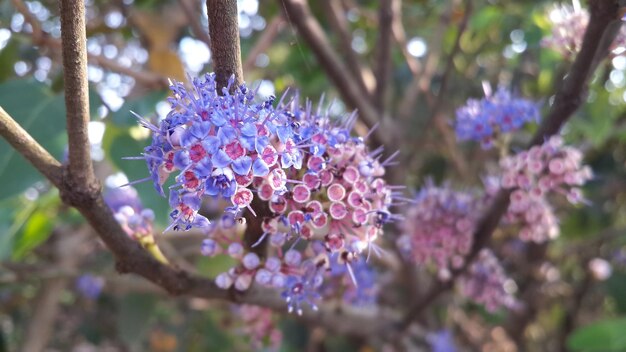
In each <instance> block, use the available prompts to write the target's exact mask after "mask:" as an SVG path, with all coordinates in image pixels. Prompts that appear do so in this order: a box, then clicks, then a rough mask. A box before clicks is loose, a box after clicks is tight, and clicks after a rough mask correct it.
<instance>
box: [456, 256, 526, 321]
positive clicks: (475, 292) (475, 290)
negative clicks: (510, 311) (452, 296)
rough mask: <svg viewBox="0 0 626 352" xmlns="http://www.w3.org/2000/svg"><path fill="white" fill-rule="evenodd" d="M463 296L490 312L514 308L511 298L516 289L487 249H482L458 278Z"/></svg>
mask: <svg viewBox="0 0 626 352" xmlns="http://www.w3.org/2000/svg"><path fill="white" fill-rule="evenodd" d="M459 286H460V288H461V292H462V294H463V295H464V296H466V297H467V298H469V299H470V300H472V301H474V302H476V303H478V304H482V305H484V306H485V308H486V309H487V310H488V311H490V312H495V311H496V310H498V309H500V308H514V307H515V306H516V305H517V301H516V299H515V297H514V296H513V293H514V292H515V291H516V289H517V287H516V285H515V283H514V282H513V280H511V279H509V278H507V277H506V274H505V272H504V269H503V268H502V266H501V265H500V262H499V261H498V258H496V256H495V255H494V254H493V252H491V250H489V249H483V250H481V251H480V253H479V254H478V257H477V258H476V259H475V260H474V262H473V263H472V264H471V265H470V267H469V268H468V270H467V272H466V273H464V274H463V275H461V277H460V278H459Z"/></svg>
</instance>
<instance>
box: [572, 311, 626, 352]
mask: <svg viewBox="0 0 626 352" xmlns="http://www.w3.org/2000/svg"><path fill="white" fill-rule="evenodd" d="M625 332H626V317H622V318H617V319H606V320H601V321H598V322H595V323H592V324H590V325H587V326H584V327H582V328H579V329H577V330H576V331H574V332H573V333H572V334H571V335H570V336H569V338H568V339H567V346H568V348H569V349H570V350H572V351H602V352H610V351H625V350H626V334H625Z"/></svg>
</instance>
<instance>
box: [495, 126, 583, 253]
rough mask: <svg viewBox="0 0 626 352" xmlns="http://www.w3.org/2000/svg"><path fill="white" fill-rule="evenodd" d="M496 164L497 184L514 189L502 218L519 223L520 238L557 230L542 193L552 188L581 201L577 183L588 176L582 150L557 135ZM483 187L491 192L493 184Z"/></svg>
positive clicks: (545, 236)
mask: <svg viewBox="0 0 626 352" xmlns="http://www.w3.org/2000/svg"><path fill="white" fill-rule="evenodd" d="M500 167H501V169H502V172H503V174H502V178H501V181H500V187H502V188H505V189H513V190H514V191H513V192H512V194H511V205H510V206H509V209H508V210H507V213H506V214H505V216H504V219H505V221H506V223H508V224H519V226H520V232H519V236H520V238H521V239H522V240H525V241H534V242H544V241H546V240H549V239H553V238H555V237H556V236H558V234H559V228H558V221H557V219H556V216H555V215H554V211H553V209H552V207H551V205H550V203H549V202H548V200H547V198H546V196H547V195H548V194H550V193H552V192H556V193H560V194H563V195H565V196H566V197H567V199H568V200H569V201H570V202H571V203H573V204H578V203H581V202H583V201H584V199H583V197H582V192H581V190H580V188H579V186H582V185H583V184H584V183H585V182H586V181H588V180H589V179H591V177H592V173H591V169H590V168H589V167H588V166H582V153H581V152H580V151H579V150H577V149H575V148H572V147H568V146H564V145H563V140H562V139H561V138H560V137H552V138H550V139H549V140H547V141H546V142H545V143H544V144H542V145H540V146H534V147H532V148H530V150H528V151H523V152H521V153H519V154H517V155H514V156H510V157H507V158H504V159H502V160H501V162H500ZM487 189H488V193H491V194H493V192H494V191H495V190H496V189H497V187H494V186H493V185H492V186H490V187H487ZM490 189H491V190H490Z"/></svg>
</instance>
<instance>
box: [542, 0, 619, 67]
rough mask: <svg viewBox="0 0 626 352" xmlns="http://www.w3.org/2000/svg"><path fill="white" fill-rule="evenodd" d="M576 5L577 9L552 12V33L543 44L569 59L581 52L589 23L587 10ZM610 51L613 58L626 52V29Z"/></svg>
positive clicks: (562, 7)
mask: <svg viewBox="0 0 626 352" xmlns="http://www.w3.org/2000/svg"><path fill="white" fill-rule="evenodd" d="M575 5H576V6H575V7H571V6H567V5H561V6H558V7H555V8H554V9H552V10H551V11H550V14H549V18H550V20H551V21H552V33H551V35H550V36H549V37H546V38H544V39H543V40H542V42H541V44H542V45H543V46H544V47H548V48H552V49H553V50H555V51H557V52H558V53H559V54H561V55H562V56H563V57H565V58H568V59H571V58H573V57H574V55H576V54H577V53H578V52H579V51H580V48H581V46H582V43H583V36H584V34H585V30H586V29H587V24H588V23H589V13H588V12H587V10H586V9H584V8H581V7H580V4H575ZM610 49H611V56H613V57H614V56H618V55H623V54H624V53H625V52H626V28H624V27H622V28H621V30H620V32H619V33H618V35H617V37H616V38H615V40H614V41H613V44H612V46H611V48H610Z"/></svg>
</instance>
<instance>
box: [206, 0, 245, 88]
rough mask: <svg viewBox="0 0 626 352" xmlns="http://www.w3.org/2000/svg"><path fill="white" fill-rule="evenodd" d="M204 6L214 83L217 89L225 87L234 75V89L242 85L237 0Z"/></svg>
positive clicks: (212, 0)
mask: <svg viewBox="0 0 626 352" xmlns="http://www.w3.org/2000/svg"><path fill="white" fill-rule="evenodd" d="M206 6H207V13H208V15H209V36H210V37H211V54H212V55H213V70H214V71H215V81H216V83H217V86H218V89H219V88H220V87H226V86H227V85H228V80H229V79H230V77H231V76H233V75H234V76H235V84H234V86H233V87H231V89H234V88H235V87H236V86H239V85H241V84H242V83H243V70H242V68H241V48H240V46H239V23H238V22H237V18H238V15H237V0H207V2H206ZM218 33H219V35H218Z"/></svg>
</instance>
